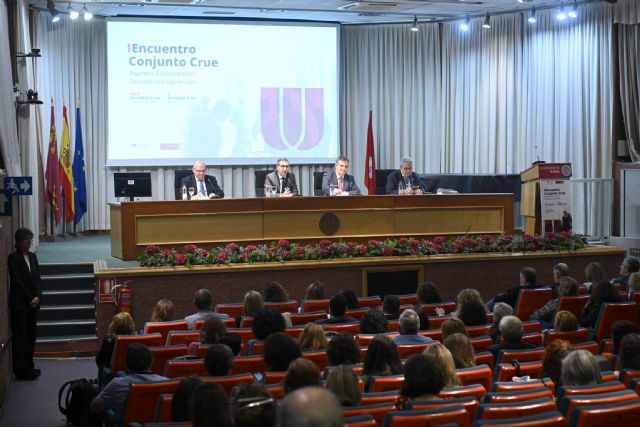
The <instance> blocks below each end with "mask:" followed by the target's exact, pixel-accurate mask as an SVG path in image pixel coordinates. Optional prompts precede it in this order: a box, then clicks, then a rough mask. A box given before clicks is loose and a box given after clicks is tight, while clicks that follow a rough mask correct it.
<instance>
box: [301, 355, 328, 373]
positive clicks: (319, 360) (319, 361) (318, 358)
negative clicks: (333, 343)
mask: <svg viewBox="0 0 640 427" xmlns="http://www.w3.org/2000/svg"><path fill="white" fill-rule="evenodd" d="M302 357H304V358H305V359H309V360H311V361H312V362H313V363H315V365H316V366H317V367H318V369H320V371H322V370H323V369H324V368H326V367H327V366H328V365H329V358H328V357H327V351H326V350H313V351H305V352H303V353H302Z"/></svg>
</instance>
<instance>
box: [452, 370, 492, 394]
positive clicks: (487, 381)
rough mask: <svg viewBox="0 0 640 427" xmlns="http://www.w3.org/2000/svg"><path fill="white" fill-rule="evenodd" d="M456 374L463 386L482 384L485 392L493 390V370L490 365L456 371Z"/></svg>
mask: <svg viewBox="0 0 640 427" xmlns="http://www.w3.org/2000/svg"><path fill="white" fill-rule="evenodd" d="M456 374H457V375H458V378H460V381H461V382H462V384H463V385H469V384H481V385H482V386H483V387H484V388H485V390H491V382H492V380H491V375H492V372H491V368H490V367H489V366H488V365H477V366H472V367H471V368H462V369H456Z"/></svg>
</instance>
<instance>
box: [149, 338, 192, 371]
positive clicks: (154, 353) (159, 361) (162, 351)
mask: <svg viewBox="0 0 640 427" xmlns="http://www.w3.org/2000/svg"><path fill="white" fill-rule="evenodd" d="M149 351H150V352H151V357H152V358H153V361H152V362H151V372H153V373H154V374H158V375H162V373H163V372H164V365H165V364H166V363H167V360H171V359H173V358H174V357H180V356H186V355H187V346H186V345H184V344H182V345H171V346H159V347H149Z"/></svg>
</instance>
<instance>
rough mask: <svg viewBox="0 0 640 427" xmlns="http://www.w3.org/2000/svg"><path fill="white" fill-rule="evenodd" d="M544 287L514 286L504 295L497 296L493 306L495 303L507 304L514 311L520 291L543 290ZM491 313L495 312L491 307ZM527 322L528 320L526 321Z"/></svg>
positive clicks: (536, 285)
mask: <svg viewBox="0 0 640 427" xmlns="http://www.w3.org/2000/svg"><path fill="white" fill-rule="evenodd" d="M543 287H544V285H538V284H527V285H524V286H520V285H518V286H514V287H512V288H509V290H508V291H507V292H506V293H504V294H498V295H496V297H495V298H494V299H493V305H495V303H497V302H505V303H507V304H509V305H510V306H511V307H512V308H513V309H514V310H515V308H516V302H517V301H518V295H519V294H520V290H521V289H537V288H543ZM491 311H493V306H492V307H491ZM525 320H527V319H525Z"/></svg>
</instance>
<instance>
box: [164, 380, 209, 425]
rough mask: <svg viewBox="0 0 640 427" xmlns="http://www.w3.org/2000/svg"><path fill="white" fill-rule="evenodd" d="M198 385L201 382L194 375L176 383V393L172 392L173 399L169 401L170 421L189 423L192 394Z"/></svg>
mask: <svg viewBox="0 0 640 427" xmlns="http://www.w3.org/2000/svg"><path fill="white" fill-rule="evenodd" d="M200 384H202V381H201V380H200V378H198V377H197V376H195V375H192V376H190V377H188V378H183V379H182V381H180V383H178V386H177V387H176V391H174V392H173V399H171V420H172V421H174V422H178V421H191V402H192V398H193V392H194V391H195V389H196V387H197V386H198V385H200Z"/></svg>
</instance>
